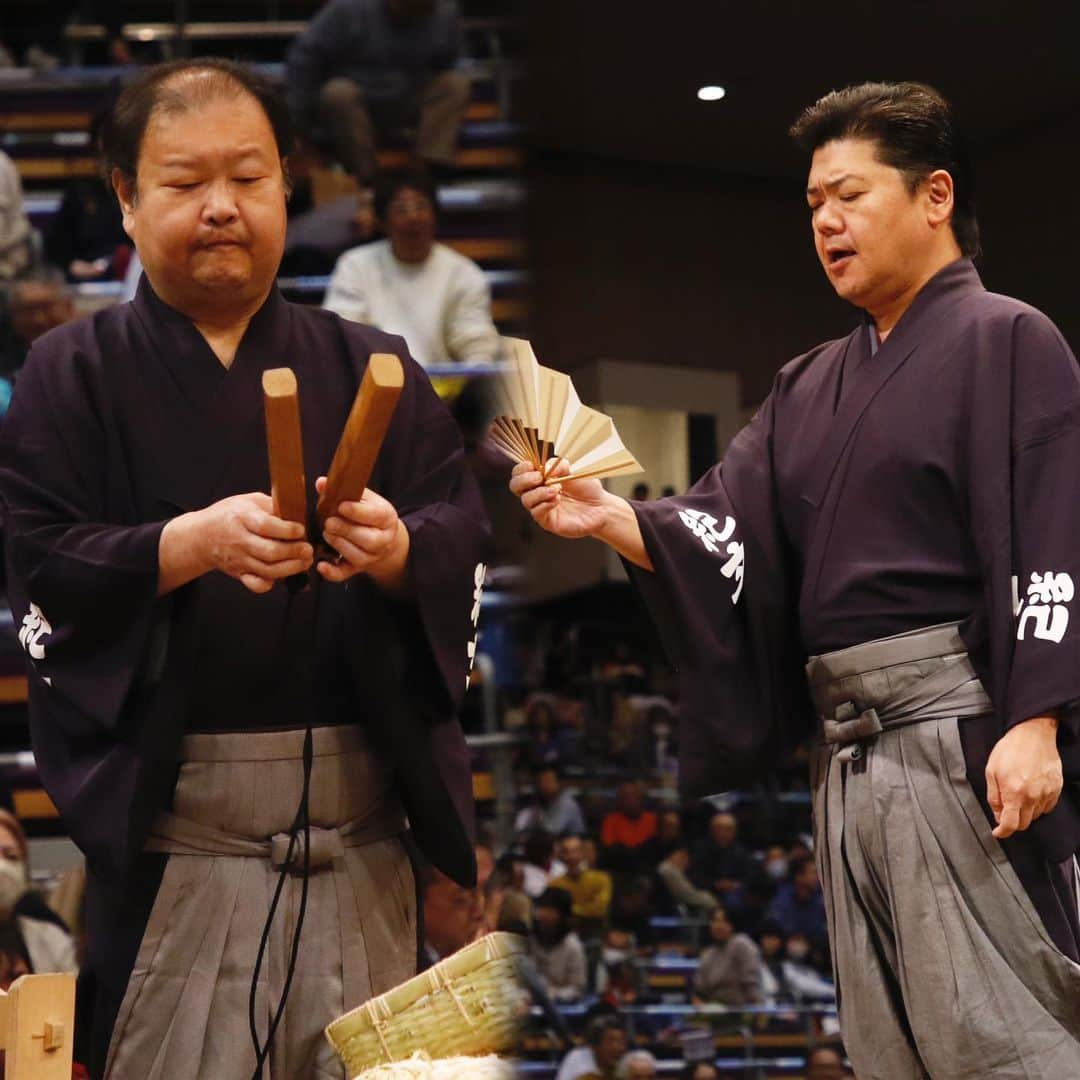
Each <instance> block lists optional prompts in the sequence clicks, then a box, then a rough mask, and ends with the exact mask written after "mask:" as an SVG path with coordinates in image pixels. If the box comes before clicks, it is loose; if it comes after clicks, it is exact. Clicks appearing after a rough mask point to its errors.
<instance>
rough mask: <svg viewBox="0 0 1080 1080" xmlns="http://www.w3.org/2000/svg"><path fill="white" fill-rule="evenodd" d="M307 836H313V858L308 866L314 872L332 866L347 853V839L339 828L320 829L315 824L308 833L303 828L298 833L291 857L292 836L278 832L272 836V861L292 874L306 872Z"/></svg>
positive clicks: (277, 866) (278, 867)
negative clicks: (343, 837)
mask: <svg viewBox="0 0 1080 1080" xmlns="http://www.w3.org/2000/svg"><path fill="white" fill-rule="evenodd" d="M306 836H310V837H311V858H310V859H309V860H308V868H309V869H310V870H311V872H312V873H314V872H315V871H317V870H322V869H324V868H325V867H327V866H332V865H333V863H334V860H335V859H337V858H340V857H341V856H342V855H344V854H345V841H344V840H343V839H342V837H341V833H340V832H339V831H338V830H337V829H319V828H316V827H315V826H314V825H313V826H312V827H311V828H310V829H309V830H308V832H307V833H305V832H304V830H303V829H301V830H300V831H299V832H298V833H297V834H296V842H295V844H293V853H292V858H289V842H290V841H291V840H292V837H291V836H289V834H288V833H277V834H276V835H275V836H273V837H271V838H270V861H271V862H272V863H273V864H274V866H275V867H276V868H277V869H279V870H281V869H286V870H288V871H289V873H291V874H302V873H303V872H304V842H305V837H306Z"/></svg>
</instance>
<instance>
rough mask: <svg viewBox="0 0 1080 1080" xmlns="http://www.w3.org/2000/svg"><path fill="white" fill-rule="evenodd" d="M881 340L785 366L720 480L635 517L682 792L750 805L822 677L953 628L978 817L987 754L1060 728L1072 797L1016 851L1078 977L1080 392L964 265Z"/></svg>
mask: <svg viewBox="0 0 1080 1080" xmlns="http://www.w3.org/2000/svg"><path fill="white" fill-rule="evenodd" d="M872 334H873V331H872V328H871V327H870V325H869V324H866V323H864V324H863V325H862V326H860V327H859V328H858V329H857V330H855V331H854V332H853V333H851V334H850V335H848V337H846V338H843V339H841V340H839V341H833V342H828V343H826V344H825V345H822V346H820V347H819V348H817V349H815V350H813V351H812V352H810V353H808V354H806V355H805V356H802V357H799V358H797V359H796V360H793V361H792V362H791V363H790V364H788V365H786V366H785V367H784V368H783V369H782V370H781V371H780V373H779V375H778V376H777V379H776V383H775V385H774V388H773V392H772V394H771V395H770V396H769V398H768V400H767V401H766V402H765V404H764V405H763V406H762V408H761V409H760V411H759V412H758V413H757V415H756V416H755V417H754V419H753V420H752V421H751V423H750V424H749V425H748V426H747V427H746V428H745V429H744V430H743V431H742V432H741V433H740V434H739V435H738V436H737V437H736V439H735V440H734V441H733V443H732V444H731V447H730V448H729V450H728V452H727V454H726V455H725V458H724V461H723V462H722V464H720V465H717V466H716V467H715V468H713V469H712V470H710V471H709V472H708V473H707V474H706V475H705V476H704V477H702V479H701V480H700V481H699V482H698V483H697V484H696V485H695V486H694V487H693V488H692V489H691V490H690V491H689V492H688V493H687V494H686V495H683V496H679V497H675V498H671V499H665V500H662V501H660V502H653V503H641V504H635V510H636V511H637V516H638V520H639V522H640V524H641V528H642V532H643V535H644V538H645V544H646V547H647V549H648V551H649V553H650V556H651V558H652V560H653V564H654V566H655V568H656V573H655V574H648V573H644V572H636V571H635V572H634V574H633V578H634V580H635V582H636V583H637V584H638V586H639V587H640V588H641V590H642V592H643V594H644V596H645V598H646V601H647V603H648V604H649V607H650V610H651V612H652V614H653V616H654V618H655V620H656V622H657V624H658V627H659V629H660V631H661V634H662V636H663V638H664V640H665V643H666V647H667V648H668V650H669V652H670V654H671V656H672V659H673V660H674V662H675V663H676V664H677V665H678V667H679V669H680V673H681V677H682V685H683V693H684V710H683V732H682V737H681V742H680V746H681V750H682V778H683V784H684V789H685V792H686V794H688V795H703V794H706V793H708V792H710V791H715V790H717V789H721V788H724V787H729V786H736V785H743V784H745V783H746V782H747V780H749V779H752V778H753V776H754V775H755V774H760V773H762V772H763V771H766V770H767V769H768V768H769V767H770V765H771V764H772V763H773V762H775V761H776V760H777V757H778V756H779V755H781V754H783V753H784V752H785V751H786V750H787V749H788V748H790V746H791V745H792V744H793V743H795V742H797V741H798V740H799V739H801V738H804V737H805V736H806V735H808V734H809V733H811V732H812V731H813V730H814V725H815V719H814V717H813V713H812V709H811V706H810V703H809V699H808V696H807V691H806V684H805V679H804V676H803V670H802V666H803V664H804V662H805V659H806V657H807V656H808V655H814V654H820V653H822V652H825V651H829V650H833V649H840V648H845V647H847V646H850V645H854V644H857V643H859V642H863V641H868V640H871V639H874V638H880V637H885V636H888V635H891V634H897V633H902V632H904V631H907V630H914V629H917V628H919V627H924V626H929V625H932V624H934V623H940V622H947V621H952V620H958V621H961V623H962V626H961V630H962V633H963V636H964V640H965V642H966V643H967V646H968V649H969V651H970V653H971V655H972V659H973V661H974V663H975V665H976V668H977V669H978V671H979V673H980V676H981V678H982V679H983V682H984V684H985V685H986V688H987V690H988V692H989V693H990V696H991V699H992V701H993V702H994V706H995V711H994V713H993V714H992V715H990V716H986V717H979V718H974V719H971V720H966V721H963V722H962V723H961V737H962V740H963V745H964V751H965V756H966V758H967V764H968V773H969V777H970V779H971V782H972V784H973V786H974V788H975V790H976V791H977V792H978V794H979V796H980V798H982V799H983V801H984V805H985V778H984V769H985V765H986V760H987V758H988V756H989V753H990V750H991V749H992V748H993V745H994V743H995V742H996V741H997V739H998V738H999V737H1000V736H1001V735H1002V734H1003V733H1004V732H1005V730H1006V729H1008V728H1009V727H1012V726H1013V725H1015V724H1018V723H1020V722H1022V721H1024V720H1026V719H1029V718H1030V717H1032V716H1036V715H1039V714H1041V713H1045V712H1048V711H1051V710H1057V711H1058V713H1059V714H1060V716H1061V720H1062V723H1061V727H1060V733H1059V745H1060V747H1061V751H1062V758H1063V761H1064V764H1065V773H1066V784H1067V788H1070V787H1071V790H1067V791H1066V794H1065V795H1064V796H1063V798H1062V800H1061V802H1060V803H1059V805H1058V807H1057V808H1056V809H1055V810H1054V811H1053V812H1052V813H1051V814H1048V815H1046V816H1045V817H1044V818H1042V819H1040V820H1039V821H1037V822H1036V823H1035V824H1034V825H1033V826H1032V827H1031V829H1030V830H1029V831H1028V833H1026V834H1018V835H1017V836H1016V837H1014V838H1013V839H1012V840H1010V841H1006V842H1005V847H1006V850H1007V851H1008V852H1009V854H1010V858H1012V860H1013V862H1014V865H1016V867H1017V869H1018V871H1019V872H1020V875H1021V878H1022V880H1023V881H1024V883H1025V886H1026V887H1027V888H1028V890H1029V892H1031V894H1032V898H1033V900H1034V901H1035V903H1036V906H1037V907H1038V909H1039V911H1040V914H1042V915H1043V918H1044V920H1045V921H1046V922H1047V926H1048V929H1049V930H1050V932H1051V933H1052V934H1053V936H1054V938H1055V940H1056V941H1058V943H1059V944H1060V945H1061V946H1062V947H1063V948H1064V949H1065V950H1066V951H1068V952H1069V953H1070V954H1071V955H1073V956H1074V957H1075V956H1076V954H1077V941H1076V914H1075V904H1074V903H1072V901H1071V900H1070V898H1069V896H1068V895H1067V893H1063V892H1062V883H1061V881H1060V880H1059V879H1058V878H1057V877H1055V872H1054V870H1053V865H1054V864H1056V863H1059V862H1061V861H1063V860H1065V859H1067V858H1069V857H1071V856H1072V855H1073V853H1075V852H1076V851H1077V850H1080V799H1078V798H1077V795H1080V709H1078V708H1077V706H1078V705H1080V598H1074V591H1075V589H1076V588H1077V587H1080V543H1078V541H1077V538H1078V537H1080V471H1078V467H1077V463H1078V462H1080V371H1078V369H1077V365H1076V361H1075V359H1074V357H1073V355H1072V353H1071V352H1070V351H1069V348H1068V346H1067V345H1066V343H1065V341H1064V340H1063V339H1062V337H1061V335H1060V334H1059V333H1058V331H1057V330H1056V329H1055V327H1054V326H1053V325H1052V324H1051V323H1050V321H1049V320H1048V319H1047V318H1046V317H1045V316H1044V315H1042V314H1040V313H1039V312H1038V311H1036V310H1034V309H1033V308H1030V307H1028V306H1027V305H1025V304H1022V303H1020V302H1018V301H1016V300H1012V299H1010V298H1008V297H1004V296H998V295H994V294H992V293H988V292H987V291H986V290H985V289H984V288H983V286H982V283H981V282H980V280H979V276H978V274H977V273H976V271H975V269H974V267H973V266H972V264H971V262H970V261H969V260H967V259H960V260H958V261H956V262H954V263H952V264H951V265H949V266H947V267H945V268H944V269H943V270H942V271H940V272H939V273H938V274H937V275H936V276H935V277H934V278H933V279H932V280H931V281H930V282H929V283H928V284H927V285H926V286H925V287H924V288H923V290H922V291H921V292H920V293H919V295H918V296H917V297H916V298H915V300H914V302H913V303H912V304H911V306H910V307H909V308H908V310H907V311H906V312H905V313H904V315H903V317H902V318H901V319H900V321H899V323H898V324H897V325H896V327H895V328H894V329H893V330H892V332H891V333H890V334H889V336H888V337H887V338H886V340H885V342H884V343H882V344H881V346H880V347H879V348H877V349H876V351H875V349H874V345H875V339H874V338H873V336H872ZM1070 904H1071V905H1072V906H1071V908H1070Z"/></svg>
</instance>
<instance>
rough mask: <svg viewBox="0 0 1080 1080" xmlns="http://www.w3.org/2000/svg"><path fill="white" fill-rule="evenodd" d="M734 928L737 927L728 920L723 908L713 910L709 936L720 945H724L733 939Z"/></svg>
mask: <svg viewBox="0 0 1080 1080" xmlns="http://www.w3.org/2000/svg"><path fill="white" fill-rule="evenodd" d="M734 930H735V928H734V927H733V926H732V925H731V923H730V922H728V917H727V915H726V914H725V913H724V911H723V909H719V910H717V911H715V912H713V916H712V918H711V919H710V920H709V936H710V937H711V938H712V939H713V941H715V942H716V943H717V944H719V945H723V944H724V943H725V942H727V941H729V940H730V939H731V935H732V933H734Z"/></svg>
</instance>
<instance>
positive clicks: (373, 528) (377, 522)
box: [315, 476, 409, 591]
mask: <svg viewBox="0 0 1080 1080" xmlns="http://www.w3.org/2000/svg"><path fill="white" fill-rule="evenodd" d="M325 488H326V477H325V476H320V477H319V479H318V480H316V481H315V490H316V491H318V493H319V494H320V495H321V494H322V493H323V491H324V490H325ZM323 539H324V540H325V541H326V542H327V543H328V544H329V545H330V546H331V547H332V548H333V549H334V550H335V551H336V552H337V553H338V554H339V555H340V556H341V561H340V562H325V561H320V562H319V563H318V571H319V573H320V574H321V575H322V576H323V577H324V578H325V579H326V580H327V581H348V580H349V578H351V577H354V576H355V575H356V574H369V575H370V576H371V577H372V578H373V579H374V580H375V583H376V584H377V585H379V586H380V587H381V588H384V589H386V590H388V591H397V590H400V589H402V588H403V587H404V586H405V583H406V579H407V577H408V562H409V530H408V529H406V528H405V525H404V523H403V522H402V520H401V518H399V517H398V513H397V510H395V509H394V505H393V503H391V502H389V501H388V500H387V499H384V498H383V497H382V496H381V495H378V494H376V493H375V492H374V491H372V490H371V489H370V488H365V489H364V493H363V495H362V496H361V497H360V499H359V501H357V502H343V503H339V504H338V507H337V510H336V511H335V513H334V514H333V515H331V516H330V517H328V518H327V519H326V524H325V526H324V528H323Z"/></svg>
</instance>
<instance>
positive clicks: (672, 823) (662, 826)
mask: <svg viewBox="0 0 1080 1080" xmlns="http://www.w3.org/2000/svg"><path fill="white" fill-rule="evenodd" d="M657 832H658V833H659V835H660V839H661V840H669V841H670V840H677V839H678V838H679V836H680V834H681V833H682V821H681V820H680V818H679V815H678V814H676V813H674V812H672V811H671V810H665V811H664V813H662V814H661V815H660V821H659V824H658V826H657Z"/></svg>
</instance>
